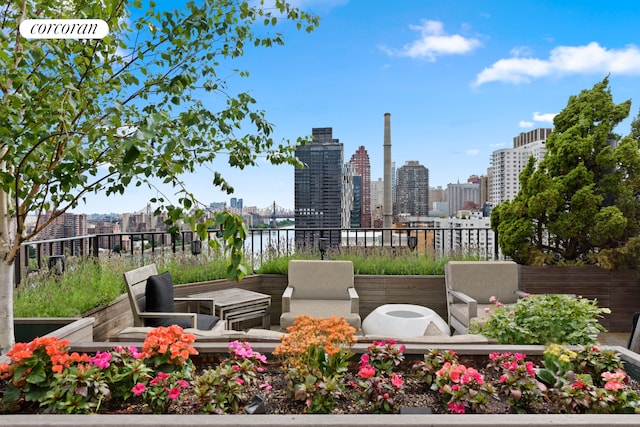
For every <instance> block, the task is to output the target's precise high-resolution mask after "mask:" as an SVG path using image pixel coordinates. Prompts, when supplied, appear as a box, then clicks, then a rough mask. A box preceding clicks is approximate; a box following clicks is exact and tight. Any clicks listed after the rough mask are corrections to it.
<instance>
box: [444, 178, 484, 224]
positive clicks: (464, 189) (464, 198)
mask: <svg viewBox="0 0 640 427" xmlns="http://www.w3.org/2000/svg"><path fill="white" fill-rule="evenodd" d="M478 181H479V180H478ZM447 194H448V197H449V217H454V216H456V214H457V212H458V211H459V210H474V209H478V208H479V207H480V184H479V182H478V183H474V182H465V183H458V184H448V185H447Z"/></svg>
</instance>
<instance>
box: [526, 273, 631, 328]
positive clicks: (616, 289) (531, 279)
mask: <svg viewBox="0 0 640 427" xmlns="http://www.w3.org/2000/svg"><path fill="white" fill-rule="evenodd" d="M520 290H523V291H525V292H530V293H535V294H538V293H571V294H576V295H580V296H582V297H584V298H588V299H597V300H598V306H599V307H608V308H610V309H611V314H610V315H607V316H605V317H604V319H602V320H601V324H602V325H603V326H604V327H605V328H607V329H608V330H609V331H610V332H631V319H632V316H633V313H634V312H636V311H640V292H639V291H640V272H638V271H610V270H605V269H602V268H599V267H594V266H587V267H555V266H553V267H529V266H520Z"/></svg>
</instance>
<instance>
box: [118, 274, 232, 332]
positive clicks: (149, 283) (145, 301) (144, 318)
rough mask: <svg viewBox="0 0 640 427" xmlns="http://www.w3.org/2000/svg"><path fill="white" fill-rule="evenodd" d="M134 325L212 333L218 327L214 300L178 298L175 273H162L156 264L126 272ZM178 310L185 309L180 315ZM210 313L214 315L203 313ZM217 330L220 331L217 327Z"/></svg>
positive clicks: (125, 276) (125, 278) (125, 277)
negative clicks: (175, 327)
mask: <svg viewBox="0 0 640 427" xmlns="http://www.w3.org/2000/svg"><path fill="white" fill-rule="evenodd" d="M124 280H125V282H126V284H127V293H128V295H129V303H130V304H131V311H132V314H133V326H134V327H141V326H154V327H155V326H169V325H178V326H181V327H182V328H196V329H201V330H210V329H213V328H214V327H216V325H218V324H222V325H223V324H224V322H219V320H220V319H219V318H218V317H217V316H215V315H213V313H214V312H215V307H214V300H213V299H212V298H174V296H173V281H172V279H171V274H170V273H169V272H165V273H163V274H158V271H157V268H156V265H155V264H150V265H146V266H144V267H140V268H136V269H135V270H131V271H127V272H125V273H124ZM176 308H185V309H186V312H180V311H179V310H176ZM200 311H207V312H208V313H211V314H200ZM216 329H217V328H216Z"/></svg>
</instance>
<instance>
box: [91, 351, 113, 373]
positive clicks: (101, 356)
mask: <svg viewBox="0 0 640 427" xmlns="http://www.w3.org/2000/svg"><path fill="white" fill-rule="evenodd" d="M110 360H111V353H107V352H97V353H96V355H95V356H94V357H92V358H91V359H90V363H91V364H92V365H93V366H97V367H98V368H100V369H105V368H108V367H109V361H110Z"/></svg>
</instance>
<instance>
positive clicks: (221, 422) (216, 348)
mask: <svg viewBox="0 0 640 427" xmlns="http://www.w3.org/2000/svg"><path fill="white" fill-rule="evenodd" d="M274 346H275V344H273V343H255V344H252V348H254V349H255V350H256V351H260V352H262V353H268V352H269V351H271V350H273V348H274ZM357 346H358V345H356V347H355V348H354V351H355V352H356V353H357V352H358V351H363V350H364V348H365V346H364V345H363V344H361V345H360V348H358V347H357ZM196 347H197V349H198V351H199V352H220V351H223V352H226V351H227V347H226V344H224V343H204V344H199V345H198V344H197V343H196ZM431 348H432V346H423V345H408V346H407V350H406V351H405V353H406V354H421V353H425V352H426V351H428V350H430V349H431ZM448 348H449V347H448ZM612 348H614V349H616V350H617V351H619V352H620V354H621V355H622V357H623V359H624V360H625V362H626V363H627V370H628V372H629V373H630V374H631V375H635V378H638V376H637V375H638V374H639V373H640V355H638V354H636V353H633V352H630V351H628V350H626V349H624V348H621V347H612ZM450 349H451V350H454V351H456V352H457V353H459V354H478V355H486V354H489V353H491V352H494V351H499V352H503V351H511V352H521V353H526V354H528V355H534V354H540V353H541V352H542V351H543V350H544V347H543V346H505V345H482V346H477V345H457V346H451V347H450ZM73 350H74V351H80V352H84V351H87V352H90V351H96V350H105V348H104V346H102V347H101V346H100V345H99V344H85V345H78V346H74V348H73ZM631 365H633V366H631ZM1 420H2V422H3V425H10V426H15V427H31V426H33V427H42V426H57V427H63V426H79V425H82V426H86V427H121V426H122V425H132V426H136V427H158V426H172V427H181V426H185V427H186V426H194V425H198V426H224V427H232V426H233V427H253V426H255V425H263V426H295V427H324V426H335V427H345V426H362V427H365V426H367V427H377V426H380V427H383V426H397V427H418V426H432V427H448V426H487V427H489V426H492V427H501V426H505V427H506V426H531V427H537V426H548V425H554V426H573V427H577V426H587V425H588V426H592V427H597V426H603V427H604V426H606V427H609V426H613V425H615V426H637V425H639V424H640V421H639V420H640V416H639V415H621V414H620V415H618V414H616V415H600V414H585V415H574V414H568V415H567V414H558V415H538V414H535V415H533V414H499V415H496V414H492V415H481V414H465V415H453V414H447V415H444V414H438V415H432V414H396V415H379V414H375V415H374V414H371V415H369V414H358V415H331V414H327V415H321V414H308V415H306V414H304V415H300V414H295V415H179V414H167V415H108V414H98V415H3V416H2V417H1Z"/></svg>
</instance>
